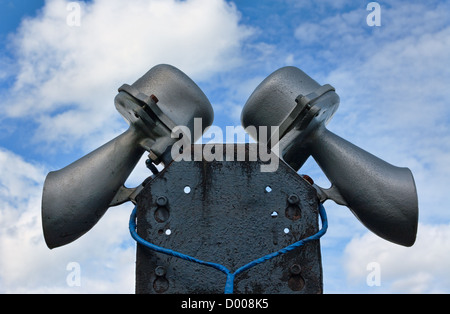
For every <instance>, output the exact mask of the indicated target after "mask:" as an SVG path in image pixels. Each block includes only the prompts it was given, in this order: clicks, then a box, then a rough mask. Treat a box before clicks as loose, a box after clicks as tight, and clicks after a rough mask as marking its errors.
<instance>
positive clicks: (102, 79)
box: [1, 0, 252, 148]
mask: <svg viewBox="0 0 450 314" xmlns="http://www.w3.org/2000/svg"><path fill="white" fill-rule="evenodd" d="M68 2H69V1H66V0H48V1H47V2H46V4H45V6H44V8H43V9H42V12H41V13H40V14H39V15H38V16H37V17H34V18H29V19H27V20H25V21H23V23H22V25H21V27H20V28H19V30H18V31H17V33H16V34H14V35H13V36H12V38H13V45H12V46H13V50H14V51H15V55H16V58H17V64H16V66H15V69H16V71H17V74H16V75H15V78H16V80H15V83H14V85H13V86H12V88H11V89H10V90H9V91H8V92H7V95H6V96H7V99H8V101H6V102H3V103H2V104H1V107H2V108H1V111H2V113H3V114H4V115H6V116H9V117H13V118H17V117H23V116H26V117H27V118H28V119H31V120H32V121H34V122H37V123H38V129H37V131H36V133H35V135H34V138H35V140H36V141H38V142H47V143H50V144H54V143H57V144H60V145H66V146H67V147H69V148H71V147H73V146H74V143H76V142H77V141H78V140H80V139H81V140H84V141H86V140H87V139H88V141H91V139H89V137H90V136H93V135H95V136H99V137H104V134H105V133H106V134H113V133H114V134H116V133H117V132H118V129H121V128H124V127H125V124H124V123H120V122H123V121H122V120H121V119H120V116H119V114H118V113H117V112H116V111H115V108H114V105H113V99H114V96H115V95H116V93H117V88H118V87H119V86H120V85H122V84H123V83H130V84H131V83H133V82H134V81H135V80H137V79H138V78H139V77H141V76H142V75H143V74H145V72H146V71H148V70H149V69H150V68H151V67H153V66H154V65H156V64H159V63H169V64H172V65H174V66H176V67H178V68H180V69H181V70H182V71H184V72H186V74H188V75H189V76H191V77H192V78H193V79H194V80H207V79H208V78H210V77H211V76H212V75H214V74H216V73H219V72H223V71H228V70H229V69H232V68H235V67H236V66H238V65H239V64H240V63H241V61H242V60H241V59H240V52H241V46H242V42H243V40H245V39H246V38H247V37H248V36H249V35H250V34H251V33H252V31H251V29H250V28H248V27H246V26H243V25H241V24H240V15H239V12H238V11H237V10H236V8H235V6H234V5H233V4H230V3H228V2H226V1H222V0H188V1H175V0H164V1H162V0H151V1H147V0H133V1H120V0H108V1H106V0H95V1H93V2H88V3H83V2H80V3H81V4H82V6H81V13H80V21H81V26H79V27H77V26H72V27H71V26H69V25H68V24H67V23H66V19H67V16H68V15H69V14H71V12H70V11H68V10H67V4H68ZM1 75H2V76H4V75H3V74H1ZM30 113H32V114H30ZM119 121H120V122H119ZM88 146H89V145H88Z"/></svg>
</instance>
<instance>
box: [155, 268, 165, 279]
mask: <svg viewBox="0 0 450 314" xmlns="http://www.w3.org/2000/svg"><path fill="white" fill-rule="evenodd" d="M165 274H166V269H165V268H164V267H163V266H158V267H156V268H155V275H156V276H158V277H163V276H164V275H165Z"/></svg>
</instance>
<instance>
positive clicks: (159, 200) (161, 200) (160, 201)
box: [156, 196, 169, 207]
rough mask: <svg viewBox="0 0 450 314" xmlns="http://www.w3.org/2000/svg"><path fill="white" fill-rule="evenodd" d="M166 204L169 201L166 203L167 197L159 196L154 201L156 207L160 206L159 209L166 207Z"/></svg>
mask: <svg viewBox="0 0 450 314" xmlns="http://www.w3.org/2000/svg"><path fill="white" fill-rule="evenodd" d="M168 202H169V201H168V199H167V197H165V196H160V197H158V198H157V199H156V205H158V206H161V207H162V206H166V205H167V203H168Z"/></svg>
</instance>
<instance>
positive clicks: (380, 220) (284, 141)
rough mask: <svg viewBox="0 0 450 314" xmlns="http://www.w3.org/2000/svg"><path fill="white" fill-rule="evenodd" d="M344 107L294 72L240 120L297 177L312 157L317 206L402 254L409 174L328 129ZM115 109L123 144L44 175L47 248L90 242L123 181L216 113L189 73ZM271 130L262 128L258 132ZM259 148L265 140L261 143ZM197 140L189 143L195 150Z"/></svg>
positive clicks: (267, 89)
mask: <svg viewBox="0 0 450 314" xmlns="http://www.w3.org/2000/svg"><path fill="white" fill-rule="evenodd" d="M338 105H339V97H338V95H337V94H336V93H335V90H334V88H333V87H332V86H330V85H325V86H320V85H319V84H318V83H317V82H315V81H314V80H313V79H311V78H310V77H309V76H308V75H306V74H305V73H304V72H302V71H301V70H299V69H298V68H295V67H285V68H282V69H279V70H278V71H276V72H274V73H273V74H271V75H270V76H269V77H268V78H267V79H265V80H264V81H263V82H262V83H261V84H260V85H259V86H258V87H257V88H256V90H255V91H254V92H253V94H252V95H251V96H250V98H249V100H248V101H247V103H246V104H245V106H244V109H243V111H242V124H243V127H244V128H247V127H249V126H255V127H256V129H257V130H258V129H261V130H262V129H266V130H271V129H273V128H272V127H274V126H275V127H278V128H279V132H277V133H276V134H277V135H278V134H279V136H277V137H275V136H273V135H272V134H265V136H264V137H261V138H267V139H268V141H267V143H263V144H267V145H272V146H273V145H275V144H277V145H279V147H280V152H281V153H280V159H282V160H284V161H285V162H286V163H287V164H288V165H289V166H290V167H292V168H293V169H294V170H295V171H298V170H299V169H300V168H301V166H302V165H303V164H304V162H305V161H306V160H307V159H308V158H309V157H310V156H312V157H313V158H314V159H315V160H316V161H317V163H318V164H319V166H320V167H321V169H322V170H323V171H324V173H325V174H326V176H327V177H328V178H329V180H330V182H331V183H332V187H331V188H330V189H328V190H325V189H322V188H320V187H318V186H315V187H316V189H317V191H318V196H319V199H320V200H321V201H325V200H327V199H332V200H334V201H335V202H337V203H338V204H341V205H345V206H347V207H348V208H349V209H350V210H351V211H352V212H353V213H354V214H355V216H356V217H357V218H358V219H359V220H360V221H361V222H362V223H363V224H364V225H365V226H366V227H367V228H368V229H370V230H371V231H373V232H374V233H375V234H377V235H379V236H380V237H382V238H384V239H386V240H388V241H391V242H394V243H397V244H400V245H404V246H411V245H413V244H414V242H415V238H416V233H417V221H418V204H417V192H416V187H415V184H414V179H413V176H412V174H411V171H410V170H409V169H406V168H398V167H395V166H392V165H390V164H388V163H386V162H384V161H382V160H381V159H379V158H377V157H375V156H373V155H371V154H369V153H367V152H365V151H364V150H362V149H360V148H358V147H356V146H355V145H353V144H351V143H349V142H348V141H346V140H344V139H342V138H340V137H338V136H337V135H335V134H333V133H331V132H330V131H328V130H327V129H326V128H325V125H326V124H327V122H328V121H329V120H330V119H331V118H332V116H333V114H334V113H335V111H336V110H337V108H338ZM115 106H116V108H117V110H118V111H119V112H120V113H121V115H122V116H123V117H124V118H125V119H126V120H127V121H128V122H129V125H130V126H129V129H128V130H127V131H126V132H124V133H123V134H122V135H120V136H118V137H117V138H115V139H113V140H112V141H110V142H108V143H107V144H105V145H103V146H102V147H100V148H98V149H97V150H95V151H93V152H91V153H90V154H88V155H86V156H84V157H83V158H81V159H79V160H77V161H75V162H74V163H72V164H71V165H69V166H67V167H65V168H63V169H61V170H59V171H55V172H51V173H49V174H48V176H47V178H46V180H45V183H44V190H43V197H42V223H43V230H44V238H45V241H46V243H47V246H48V247H49V248H56V247H60V246H63V245H66V244H68V243H70V242H72V241H74V240H76V239H78V238H79V237H81V236H82V235H83V234H85V233H86V232H88V231H89V230H90V229H91V228H92V227H93V226H94V225H95V224H96V223H97V222H98V221H99V220H100V219H101V217H102V216H103V215H104V214H105V212H106V211H107V210H108V208H109V207H111V206H114V205H117V204H120V203H123V202H125V201H128V200H130V199H131V198H130V197H131V196H130V195H131V194H133V193H137V192H138V191H136V189H126V188H125V187H124V184H125V181H126V180H127V178H128V177H129V175H130V174H131V172H132V171H133V169H134V168H135V166H136V164H137V163H138V161H139V160H140V158H141V157H142V155H143V154H144V152H145V151H147V152H149V157H150V159H151V160H152V161H153V162H155V163H158V162H160V161H161V160H166V161H167V160H169V161H170V160H171V159H170V158H169V159H167V158H168V157H167V154H168V152H170V148H171V146H172V145H173V144H174V143H175V142H176V141H177V140H178V139H177V138H173V137H172V130H174V128H175V127H176V126H186V127H187V128H188V129H189V130H190V131H191V134H194V135H195V134H196V133H198V132H194V119H195V118H201V119H202V126H203V131H205V129H206V128H208V127H209V126H211V125H212V123H213V120H214V113H213V109H212V106H211V104H210V102H209V100H208V98H207V97H206V96H205V95H204V93H203V92H202V91H201V90H200V88H199V87H198V86H197V85H196V84H195V83H194V82H193V81H192V80H191V79H190V78H189V77H188V76H186V75H185V74H184V73H183V72H181V71H180V70H178V69H177V68H175V67H173V66H170V65H158V66H155V67H154V68H152V69H151V70H150V71H149V72H147V73H146V74H145V75H144V76H143V77H142V78H140V79H139V80H137V81H136V82H135V83H134V84H132V85H126V84H125V85H123V86H122V87H121V88H119V94H118V95H117V96H116V98H115ZM260 126H265V127H266V128H259V127H260ZM258 138H260V137H259V136H258ZM196 140H198V138H191V141H192V143H194V142H195V141H196Z"/></svg>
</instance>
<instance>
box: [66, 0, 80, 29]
mask: <svg viewBox="0 0 450 314" xmlns="http://www.w3.org/2000/svg"><path fill="white" fill-rule="evenodd" d="M66 10H67V11H69V14H67V17H66V23H67V25H68V26H70V27H74V26H77V27H79V26H81V5H80V3H79V2H76V1H72V2H69V3H68V4H67V6H66Z"/></svg>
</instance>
